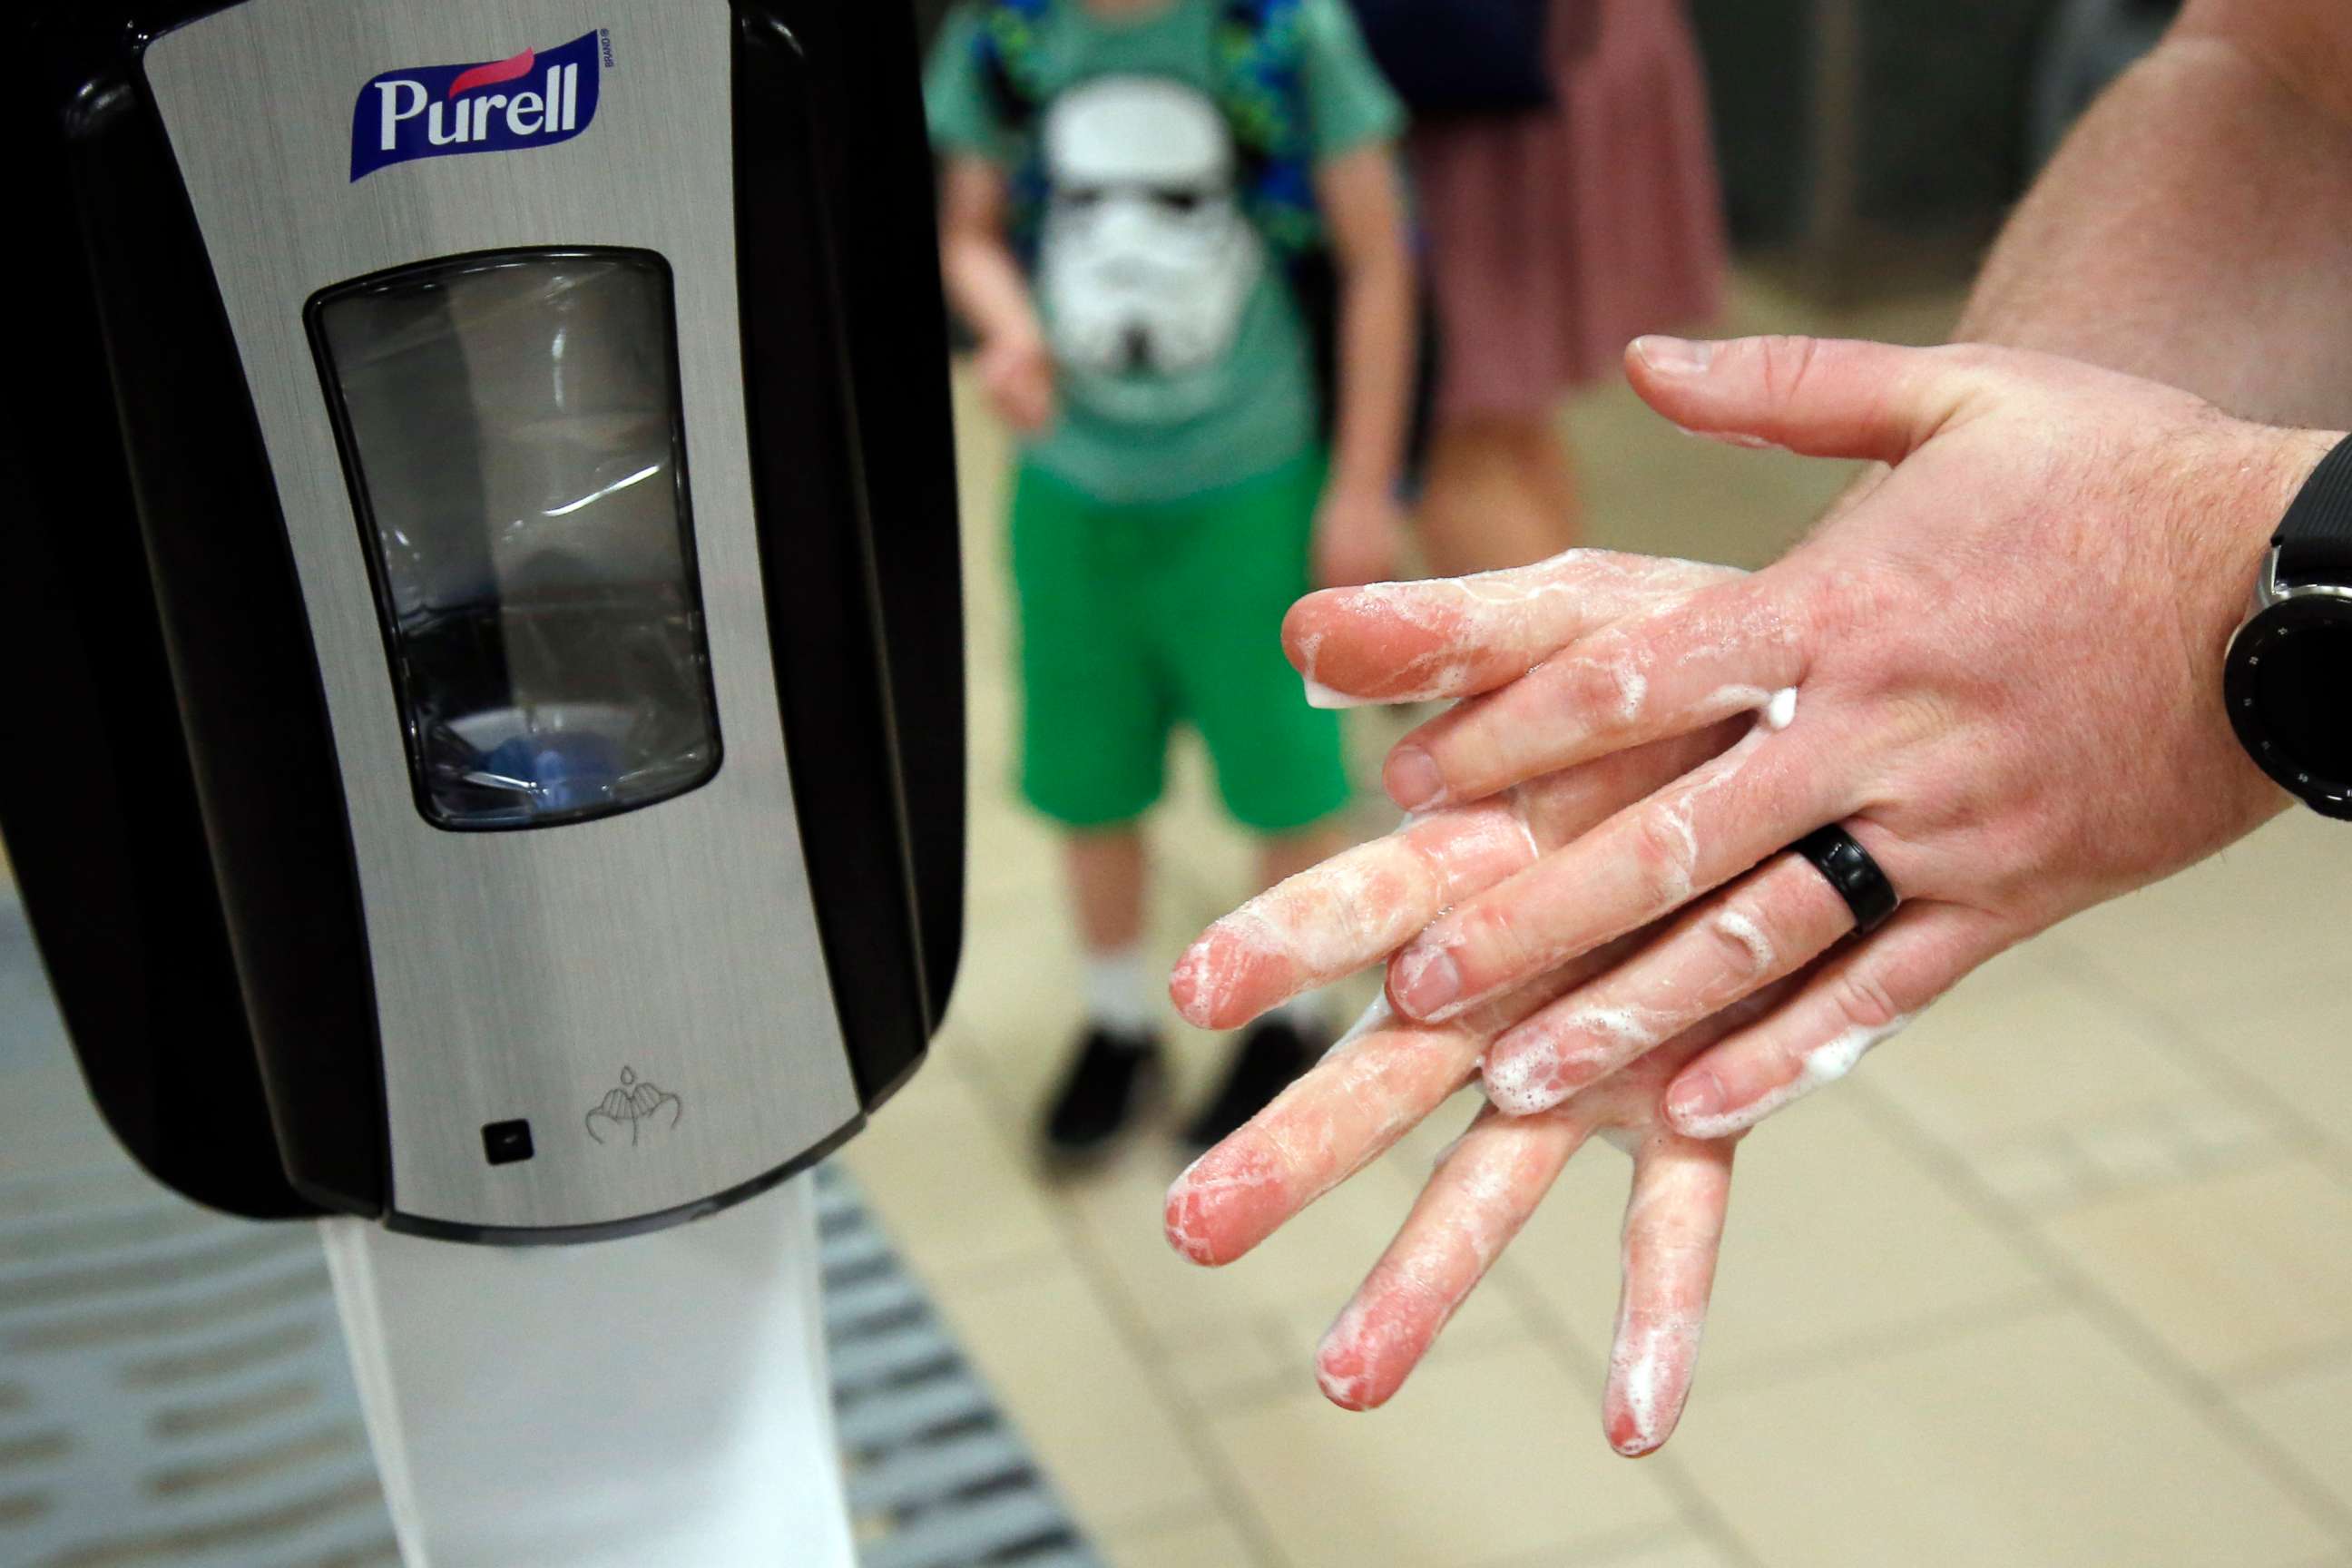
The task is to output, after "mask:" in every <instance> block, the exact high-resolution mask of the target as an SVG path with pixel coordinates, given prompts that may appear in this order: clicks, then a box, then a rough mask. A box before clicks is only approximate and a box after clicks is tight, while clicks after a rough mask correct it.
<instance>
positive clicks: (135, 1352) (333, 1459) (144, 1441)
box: [0, 1166, 400, 1568]
mask: <svg viewBox="0 0 2352 1568" xmlns="http://www.w3.org/2000/svg"><path fill="white" fill-rule="evenodd" d="M399 1562H400V1555H399V1552H397V1550H396V1549H395V1548H394V1543H393V1536H392V1521H391V1520H390V1519H389V1518H388V1517H387V1516H386V1514H385V1512H384V1509H383V1495H382V1493H381V1492H380V1491H379V1489H378V1488H377V1485H376V1479H375V1468H374V1466H373V1463H372V1462H371V1460H370V1458H369V1456H368V1449H367V1436H366V1434H365V1432H364V1431H363V1430H362V1426H361V1425H360V1415H359V1404H358V1400H357V1398H356V1396H355V1395H354V1394H353V1393H352V1384H351V1373H350V1372H349V1370H348V1369H347V1368H346V1366H345V1365H344V1362H343V1348H342V1342H341V1337H340V1335H339V1332H338V1330H337V1327H336V1321H335V1309H334V1303H333V1301H332V1300H331V1299H330V1298H329V1296H328V1294H327V1273H326V1265H325V1263H324V1262H323V1260H322V1259H321V1258H320V1255H319V1243H318V1239H317V1237H316V1236H315V1235H314V1234H313V1233H312V1232H311V1231H310V1228H309V1227H308V1226H274V1227H270V1228H268V1229H264V1228H261V1227H258V1226H249V1225H243V1224H239V1223H238V1222H236V1221H234V1220H228V1219H223V1218H219V1217H217V1216H215V1215H210V1214H207V1213H205V1211H203V1210H200V1209H197V1208H194V1207H193V1206H192V1205H187V1204H184V1203H181V1202H179V1201H178V1200H177V1199H175V1198H173V1197H172V1196H170V1195H169V1194H163V1193H162V1192H159V1191H158V1190H157V1189H156V1188H155V1187H154V1186H153V1185H152V1184H151V1183H149V1182H148V1181H147V1180H146V1179H145V1178H144V1177H143V1176H142V1175H140V1174H139V1173H136V1172H135V1171H131V1170H130V1169H127V1168H121V1169H113V1170H110V1169H107V1168H106V1167H104V1166H95V1167H85V1168H83V1169H80V1170H77V1171H72V1172H67V1173H58V1174H57V1175H55V1176H49V1177H41V1178H32V1179H11V1180H7V1181H0V1563H12V1564H24V1565H26V1568H157V1565H164V1564H168V1565H170V1568H398V1563H399Z"/></svg>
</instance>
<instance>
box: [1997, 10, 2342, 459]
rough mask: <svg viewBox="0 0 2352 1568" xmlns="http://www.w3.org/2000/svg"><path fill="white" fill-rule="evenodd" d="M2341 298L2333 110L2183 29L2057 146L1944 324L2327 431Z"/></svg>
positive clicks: (2338, 399) (2225, 45)
mask: <svg viewBox="0 0 2352 1568" xmlns="http://www.w3.org/2000/svg"><path fill="white" fill-rule="evenodd" d="M2205 9H2209V10H2210V9H2212V7H2210V6H2209V7H2206V8H2205ZM2196 16H2197V13H2196V12H2195V11H2192V13H2191V23H2192V24H2193V23H2194V22H2195V20H2196ZM2347 306H2352V121H2347V119H2346V118H2344V117H2343V116H2342V115H2340V114H2339V113H2338V112H2336V106H2335V105H2333V104H2327V103H2323V102H2322V101H2321V100H2320V99H2319V98H2318V97H2317V96H2316V94H2315V92H2313V91H2311V90H2308V89H2302V88H2297V87H2295V86H2292V85H2290V84H2289V81H2288V80H2287V79H2286V77H2285V76H2284V74H2282V73H2281V72H2279V71H2277V70H2275V69H2273V68H2271V67H2269V66H2266V65H2264V64H2263V63H2260V62H2259V61H2258V59H2257V58H2256V55H2255V54H2254V53H2253V52H2251V51H2249V50H2248V49H2246V48H2244V47H2241V46H2240V45H2239V44H2238V43H2236V42H2234V41H2231V40H2230V39H2227V38H2224V37H2218V36H2216V35H2215V34H2214V33H2212V32H2210V31H2208V30H2202V29H2199V28H2196V27H2195V26H2184V27H2183V28H2182V29H2180V30H2178V31H2176V32H2175V34H2174V35H2173V36H2172V37H2170V38H2169V39H2168V41H2167V43H2166V44H2165V45H2164V46H2163V47H2161V48H2159V49H2158V51H2157V53H2156V54H2154V55H2153V56H2151V57H2150V58H2148V59H2147V60H2146V61H2144V62H2143V63H2142V64H2141V65H2140V66H2139V67H2137V68H2136V69H2134V70H2133V71H2132V72H2131V73H2130V74H2129V75H2127V76H2126V78H2125V79H2123V81H2122V82H2120V83H2119V84H2118V85H2117V86H2116V88H2115V89H2113V90H2112V91H2111V92H2109V93H2108V95H2107V96H2106V97H2105V99H2103V100H2101V101H2100V102H2099V104H2098V105H2097V106H2096V107H2095V109H2094V110H2092V112H2091V113H2090V114H2089V115H2088V116H2087V117H2086V118H2085V119H2084V122H2083V124H2082V126H2081V127H2080V128H2079V129H2078V130H2077V131H2076V132H2075V133H2074V136H2073V137H2072V138H2070V139H2069V141H2068V142H2067V143H2066V145H2065V147H2064V148H2063V150H2062V151H2061V153H2060V154H2059V156H2058V157H2057V159H2056V160H2055V161H2054V162H2053V163H2052V165H2051V167H2050V169H2049V171H2048V173H2047V174H2044V175H2043V177H2042V180H2041V181H2040V182H2039V183H2038V184H2036V185H2035V187H2034V189H2033V191H2032V194H2031V195H2029V196H2028V197H2027V198H2026V200H2025V202H2024V204H2023V205H2021V207H2020V208H2019V210H2018V212H2017V215H2016V216H2015V217H2014V218H2013V219H2012V220H2011V224H2010V226H2009V228H2008V231H2007V232H2006V233H2005V234H2004V235H2003V236H2002V237H2001V239H2000V244H1999V245H1998V246H1997V247H1995V249H1994V251H1993V254H1992V257H1991V258H1990V260H1989V261H1988V262H1987V264H1986V266H1985V268H1984V273H1983V276H1982V278H1981V279H1980V280H1979V284H1978V287H1977V289H1976V293H1975V297H1974V299H1973V300H1972V301H1971V303H1970V305H1969V310H1968V312H1967V314H1966V316H1965V317H1964V318H1963V320H1962V322H1961V325H1960V328H1959V331H1958V336H1960V337H1961V338H1963V339H1966V340H1970V341H1976V342H1995V343H2002V344H2007V345H2011V346H2014V347H2021V348H2032V349H2041V350H2045V351H2048V352H2051V353H2061V354H2066V355H2069V356H2071V357H2074V358H2076V359H2084V360H2089V361H2092V362H2094V363H2099V364H2104V365H2106V366H2109V367H2111V368H2114V369H2117V370H2123V371H2127V372H2130V373H2133V374H2139V375H2144V376H2147V377H2149V378H2151V379H2154V380H2158V381H2163V382H2168V383H2170V384H2174V385H2177V386H2180V387H2184V388H2186V389H2188V390H2189V391H2192V392H2195V393H2197V394H2199V395H2201V396H2204V397H2206V398H2207V399H2209V400H2210V401H2212V402H2214V403H2217V404H2219V405H2221V406H2222V407H2224V408H2227V409H2229V410H2230V411H2231V412H2232V413H2236V414H2240V415H2242V416H2246V417H2249V418H2255V419H2261V420H2265V421H2269V422H2273V423H2279V424H2294V425H2304V426H2319V427H2324V428H2331V429H2334V428H2342V427H2344V426H2347V425H2352V374H2347V366H2352V308H2347Z"/></svg>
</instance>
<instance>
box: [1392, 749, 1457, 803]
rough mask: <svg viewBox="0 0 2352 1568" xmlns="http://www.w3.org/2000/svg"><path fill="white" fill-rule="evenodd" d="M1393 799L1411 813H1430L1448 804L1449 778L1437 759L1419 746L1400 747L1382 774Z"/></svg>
mask: <svg viewBox="0 0 2352 1568" xmlns="http://www.w3.org/2000/svg"><path fill="white" fill-rule="evenodd" d="M1381 783H1382V784H1385V785H1386V786H1387V788H1388V792H1389V798H1390V799H1391V800H1392V801H1394V802H1396V803H1397V805H1400V806H1402V807H1403V808H1404V809H1405V810H1407V811H1428V810H1431V809H1433V808H1434V807H1436V806H1439V805H1444V804H1445V775H1444V774H1443V773H1439V772H1438V771H1437V759H1436V758H1434V757H1433V756H1431V755H1430V754H1429V753H1428V752H1424V751H1423V750H1422V749H1421V748H1420V747H1419V746H1399V747H1398V748H1397V749H1396V750H1395V751H1393V752H1390V753H1389V761H1388V765H1387V766H1386V767H1384V768H1382V769H1381Z"/></svg>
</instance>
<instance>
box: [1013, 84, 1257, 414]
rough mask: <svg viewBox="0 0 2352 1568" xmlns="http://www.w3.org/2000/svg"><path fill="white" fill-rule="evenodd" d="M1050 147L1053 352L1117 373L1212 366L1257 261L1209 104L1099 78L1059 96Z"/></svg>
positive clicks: (1041, 272)
mask: <svg viewBox="0 0 2352 1568" xmlns="http://www.w3.org/2000/svg"><path fill="white" fill-rule="evenodd" d="M1044 152H1045V165H1046V172H1047V174H1048V175H1049V176H1050V179H1051V183H1052V195H1051V196H1050V198H1049V202H1048V205H1047V207H1046V212H1045V226H1044V232H1043V235H1042V237H1041V249H1040V258H1039V269H1038V277H1039V286H1040V290H1041V292H1042V294H1043V296H1044V303H1045V314H1046V318H1047V321H1048V323H1049V331H1050V332H1051V334H1052V339H1053V343H1054V351H1055V357H1056V358H1057V359H1058V360H1060V361H1061V363H1063V364H1064V365H1065V366H1066V367H1067V368H1069V369H1072V370H1076V371H1079V372H1085V373H1093V374H1097V375H1102V376H1108V377H1119V378H1128V377H1160V378H1171V377H1182V376H1184V375H1185V374H1187V373H1191V372H1198V371H1202V370H1205V369H1208V368H1210V367H1213V366H1214V365H1216V364H1218V363H1221V362H1222V361H1223V358H1224V356H1225V354H1226V353H1227V352H1228V351H1229V350H1230V349H1231V348H1232V346H1233V342H1234V334H1235V332H1236V331H1238V329H1239V326H1240V322H1241V315H1242V309H1243V307H1244V305H1245V304H1246V303H1247V302H1248V300H1249V297H1250V290H1251V289H1252V288H1253V286H1254V285H1255V283H1256V281H1257V279H1258V276H1259V273H1260V272H1261V270H1262V269H1263V267H1264V259H1263V251H1262V247H1261V244H1260V241H1259V238H1258V234H1257V230H1256V228H1255V226H1253V225H1252V224H1251V223H1250V221H1249V219H1248V218H1247V217H1246V216H1244V214H1243V213H1242V211H1241V208H1240V205H1239V203H1238V202H1237V201H1236V200H1235V197H1234V143H1233V136H1232V134H1231V132H1229V131H1228V130H1227V128H1226V125H1225V118H1224V115H1223V113H1222V112H1220V111H1219V110H1218V109H1217V107H1216V105H1215V104H1213V103H1212V102H1211V101H1210V100H1209V99H1208V98H1206V97H1205V96H1203V95H1202V93H1200V92H1198V91H1195V90H1194V89H1192V88H1190V87H1187V86H1185V85H1183V84H1182V83H1181V82H1176V81H1172V80H1170V79H1165V78H1160V77H1105V78H1102V79H1098V80H1096V81H1092V82H1088V83H1087V84H1086V85H1084V86H1082V87H1079V88H1076V89H1073V90H1071V91H1069V92H1066V93H1065V94H1063V95H1062V96H1061V97H1060V98H1059V99H1057V100H1055V103H1054V106H1053V108H1052V110H1050V111H1049V113H1048V114H1047V117H1046V121H1045V142H1044Z"/></svg>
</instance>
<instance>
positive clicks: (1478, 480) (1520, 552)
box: [1416, 414, 1580, 577]
mask: <svg viewBox="0 0 2352 1568" xmlns="http://www.w3.org/2000/svg"><path fill="white" fill-rule="evenodd" d="M1579 515H1580V505H1579V502H1578V500H1577V493H1576V478H1575V474H1574V472H1573V470H1572V469H1571V468H1570V466H1569V459H1568V451H1567V447H1566V446H1565V444H1564V443H1563V442H1562V441H1561V440H1560V439H1559V437H1558V435H1557V434H1556V433H1555V432H1554V431H1553V430H1552V428H1551V426H1550V425H1549V422H1548V421H1546V420H1544V419H1541V418H1523V417H1519V416H1507V415H1485V414H1482V415H1471V416H1463V417H1460V418H1455V419H1450V420H1447V421H1446V422H1444V424H1442V425H1440V426H1438V428H1437V430H1436V431H1435V432H1434V433H1433V436H1432V437H1431V440H1430V450H1429V460H1428V464H1427V466H1426V469H1425V473H1424V478H1423V486H1422V495H1421V502H1420V505H1419V507H1418V509H1417V511H1416V516H1417V520H1418V522H1419V524H1420V528H1421V537H1422V549H1423V553H1424V554H1425V555H1426V556H1427V558H1428V562H1429V566H1430V569H1431V570H1432V571H1433V572H1434V573H1436V574H1438V575H1439V576H1443V577H1454V576H1460V575H1462V574H1465V573H1470V572H1492V571H1496V570H1498V569H1500V568H1503V567H1506V566H1524V565H1526V564H1527V563H1529V562H1531V561H1540V560H1543V559H1544V558H1545V557H1547V556H1550V555H1557V554H1558V553H1559V552H1561V551H1563V550H1565V549H1567V548H1569V546H1570V545H1571V544H1573V543H1574V542H1576V535H1577V525H1578V521H1579Z"/></svg>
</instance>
